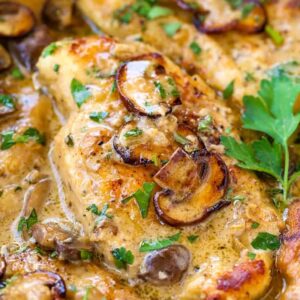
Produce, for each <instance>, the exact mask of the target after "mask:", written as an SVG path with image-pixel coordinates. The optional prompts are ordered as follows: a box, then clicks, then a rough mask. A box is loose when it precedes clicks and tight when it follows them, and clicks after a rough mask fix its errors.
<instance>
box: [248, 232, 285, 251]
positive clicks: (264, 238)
mask: <svg viewBox="0 0 300 300" xmlns="http://www.w3.org/2000/svg"><path fill="white" fill-rule="evenodd" d="M251 246H252V247H253V248H254V249H257V250H277V249H279V247H280V240H279V238H278V236H276V235H273V234H271V233H268V232H259V233H258V235H257V237H256V238H255V239H254V240H253V241H252V243H251Z"/></svg>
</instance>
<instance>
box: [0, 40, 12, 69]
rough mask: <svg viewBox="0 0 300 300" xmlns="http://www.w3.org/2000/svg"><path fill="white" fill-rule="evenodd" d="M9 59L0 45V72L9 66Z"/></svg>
mask: <svg viewBox="0 0 300 300" xmlns="http://www.w3.org/2000/svg"><path fill="white" fill-rule="evenodd" d="M11 63H12V61H11V57H10V55H9V53H8V52H7V51H6V49H5V48H4V47H3V46H2V45H1V44H0V72H1V71H4V70H6V69H8V68H9V67H10V66H11Z"/></svg>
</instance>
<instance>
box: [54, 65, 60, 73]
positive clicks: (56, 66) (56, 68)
mask: <svg viewBox="0 0 300 300" xmlns="http://www.w3.org/2000/svg"><path fill="white" fill-rule="evenodd" d="M59 69H60V65H58V64H55V65H54V66H53V71H54V72H55V73H58V72H59Z"/></svg>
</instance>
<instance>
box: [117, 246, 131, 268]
mask: <svg viewBox="0 0 300 300" xmlns="http://www.w3.org/2000/svg"><path fill="white" fill-rule="evenodd" d="M111 253H112V256H113V257H114V261H115V265H116V267H117V268H118V269H126V268H127V265H132V264H133V262H134V256H133V254H132V252H131V251H130V250H126V248H125V247H121V248H115V249H113V250H112V252H111Z"/></svg>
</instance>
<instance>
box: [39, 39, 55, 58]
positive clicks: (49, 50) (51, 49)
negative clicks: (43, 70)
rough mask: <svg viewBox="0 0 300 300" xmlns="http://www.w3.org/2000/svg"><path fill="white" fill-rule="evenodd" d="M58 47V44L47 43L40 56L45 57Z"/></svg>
mask: <svg viewBox="0 0 300 300" xmlns="http://www.w3.org/2000/svg"><path fill="white" fill-rule="evenodd" d="M57 49H58V46H57V45H56V44H55V43H52V44H50V45H48V46H47V47H46V48H45V49H44V50H43V52H42V57H43V58H45V57H47V56H50V55H52V54H53V53H54V52H55V51H56V50H57Z"/></svg>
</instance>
